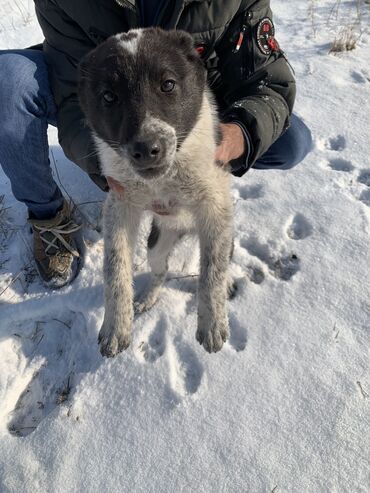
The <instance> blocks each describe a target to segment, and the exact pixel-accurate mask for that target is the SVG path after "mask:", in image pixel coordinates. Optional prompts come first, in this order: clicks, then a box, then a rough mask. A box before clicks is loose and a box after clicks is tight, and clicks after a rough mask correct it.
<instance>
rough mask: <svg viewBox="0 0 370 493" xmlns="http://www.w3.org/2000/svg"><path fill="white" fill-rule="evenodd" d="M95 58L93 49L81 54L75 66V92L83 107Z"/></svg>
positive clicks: (85, 103) (85, 102)
mask: <svg viewBox="0 0 370 493" xmlns="http://www.w3.org/2000/svg"><path fill="white" fill-rule="evenodd" d="M95 60H96V55H95V49H94V50H92V51H90V52H89V53H87V54H86V55H85V56H83V57H82V58H81V60H80V62H79V64H78V66H77V87H78V91H77V92H78V99H79V102H80V105H81V107H82V108H83V109H84V108H85V107H86V105H87V100H86V98H87V88H88V86H89V83H90V82H91V79H92V75H93V67H94V66H95Z"/></svg>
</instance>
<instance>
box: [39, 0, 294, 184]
mask: <svg viewBox="0 0 370 493" xmlns="http://www.w3.org/2000/svg"><path fill="white" fill-rule="evenodd" d="M139 4H140V2H139V1H137V2H135V0H99V1H94V2H91V1H88V0H78V1H76V0H35V6H36V13H37V17H38V20H39V23H40V25H41V28H42V30H43V33H44V36H45V41H44V45H43V49H44V52H45V54H46V57H47V61H48V63H49V65H50V74H51V83H52V90H53V94H54V97H55V101H56V104H57V107H58V134H59V141H60V144H61V146H62V148H63V150H64V152H65V154H66V155H67V157H68V158H69V159H71V160H72V161H74V162H75V163H77V164H78V165H79V166H81V168H83V169H84V170H85V171H87V172H88V173H89V174H90V175H92V178H93V179H94V177H95V179H96V178H97V176H98V174H99V168H98V163H97V160H96V157H94V156H93V155H92V151H93V145H92V140H91V135H90V132H89V130H88V128H87V127H86V126H85V122H84V116H83V114H82V111H81V109H80V107H79V103H78V98H77V83H76V77H77V65H78V62H79V60H80V59H81V57H82V56H83V55H84V54H85V53H87V52H88V51H89V50H91V49H93V48H94V47H95V46H96V45H98V44H99V43H101V42H102V41H104V40H105V39H106V38H107V37H108V36H110V35H112V34H116V33H117V32H123V31H127V30H129V29H131V28H134V27H140V25H141V15H140V11H139ZM158 25H160V26H161V27H163V28H165V29H173V28H176V29H184V30H185V31H188V32H189V33H190V34H192V36H193V38H194V42H195V45H196V46H197V47H198V51H199V52H201V54H202V57H203V59H204V63H205V65H206V67H207V70H208V80H209V84H210V87H211V89H212V90H213V92H214V94H215V95H216V99H217V102H218V105H219V108H220V114H221V117H222V119H223V120H224V121H238V122H239V123H241V124H242V126H243V128H244V130H245V132H246V133H247V135H248V136H249V140H250V144H251V146H250V152H249V155H248V156H244V158H241V159H239V160H236V161H234V162H233V163H232V168H233V172H234V174H236V175H238V176H241V175H242V174H244V173H245V171H246V170H247V169H248V168H249V167H250V166H252V165H253V163H254V162H255V161H256V159H258V157H260V156H261V155H262V154H263V153H264V152H265V151H266V150H267V149H268V148H269V147H270V146H271V144H272V143H273V142H274V141H275V140H276V139H277V138H278V137H279V136H280V135H281V134H282V133H283V131H284V130H285V129H286V128H287V126H288V125H289V115H290V114H291V112H292V108H293V103H294V99H295V81H294V76H293V74H292V71H291V69H290V66H289V64H288V63H287V60H286V59H285V56H284V54H283V52H282V51H281V49H280V47H279V45H278V44H277V42H276V40H275V38H274V26H273V23H272V13H271V9H270V2H269V0H227V1H226V0H172V1H171V0H167V1H166V2H164V7H163V9H162V12H161V13H160V15H159V17H158Z"/></svg>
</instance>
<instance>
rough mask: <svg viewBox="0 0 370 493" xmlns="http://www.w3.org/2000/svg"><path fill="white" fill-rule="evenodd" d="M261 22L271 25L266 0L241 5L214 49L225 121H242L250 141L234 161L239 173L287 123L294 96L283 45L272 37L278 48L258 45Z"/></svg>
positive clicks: (219, 94) (266, 146)
mask: <svg viewBox="0 0 370 493" xmlns="http://www.w3.org/2000/svg"><path fill="white" fill-rule="evenodd" d="M263 25H265V26H266V27H268V26H269V25H270V26H273V23H272V12H271V9H270V6H269V1H267V0H259V1H256V2H255V3H254V4H253V5H252V7H251V8H249V9H242V11H241V12H239V13H238V14H237V15H236V16H235V18H234V19H233V20H232V22H231V23H230V24H229V26H228V28H227V31H226V33H225V35H224V36H223V37H222V40H221V42H220V43H219V45H218V47H217V49H216V52H217V56H218V71H219V81H218V83H217V84H216V85H217V89H216V90H215V93H216V97H217V99H218V101H219V104H220V106H221V109H222V118H223V121H224V122H233V121H235V122H236V123H239V124H240V125H241V126H242V127H243V129H244V135H246V136H247V140H249V142H248V145H247V146H246V147H247V152H246V155H245V156H242V158H239V159H237V160H234V161H233V162H232V163H231V167H232V171H233V173H234V174H235V175H237V176H242V175H243V174H244V173H245V172H246V171H247V170H248V169H249V168H250V167H251V166H252V165H253V164H254V163H255V162H256V160H257V159H258V158H259V157H260V156H262V155H263V154H264V153H265V152H266V151H267V149H268V148H269V147H270V146H271V145H272V144H273V142H274V141H275V140H276V139H277V138H278V137H280V136H281V135H282V133H283V132H284V131H285V130H286V129H287V128H288V126H289V116H290V115H291V113H292V109H293V104H294V100H295V92H296V91H295V80H294V76H293V72H292V69H291V67H290V65H289V64H288V62H287V60H286V58H285V55H284V53H283V52H282V51H281V49H280V47H279V45H278V44H277V43H274V42H273V43H272V47H273V48H274V49H270V47H269V48H268V49H266V46H265V47H264V46H262V48H261V47H260V46H259V43H258V34H261V33H263V32H264V30H263ZM272 30H273V31H271V32H274V26H273V27H272ZM273 39H274V38H273Z"/></svg>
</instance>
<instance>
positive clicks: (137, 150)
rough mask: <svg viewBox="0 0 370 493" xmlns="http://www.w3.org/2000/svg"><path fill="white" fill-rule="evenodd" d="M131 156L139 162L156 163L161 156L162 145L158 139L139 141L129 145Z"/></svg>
mask: <svg viewBox="0 0 370 493" xmlns="http://www.w3.org/2000/svg"><path fill="white" fill-rule="evenodd" d="M129 152H130V155H131V157H132V158H133V159H134V160H135V161H136V162H137V164H141V165H146V164H154V163H155V162H156V161H158V160H159V158H160V157H161V152H162V149H161V145H160V143H159V142H158V141H154V140H148V141H137V142H134V143H133V144H131V145H130V146H129Z"/></svg>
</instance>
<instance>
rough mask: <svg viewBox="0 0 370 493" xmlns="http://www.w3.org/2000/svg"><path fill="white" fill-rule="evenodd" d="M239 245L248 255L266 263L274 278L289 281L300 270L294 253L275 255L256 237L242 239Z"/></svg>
mask: <svg viewBox="0 0 370 493" xmlns="http://www.w3.org/2000/svg"><path fill="white" fill-rule="evenodd" d="M240 245H241V247H243V248H245V249H246V250H247V251H248V253H249V254H250V255H253V256H254V257H257V258H258V259H259V260H260V261H261V262H263V263H264V264H266V265H267V267H268V269H269V272H270V274H271V275H273V276H274V277H276V279H279V280H281V281H289V280H290V279H291V278H292V277H293V276H294V275H295V274H296V273H297V272H298V271H299V270H300V259H299V258H298V256H297V255H296V254H295V253H291V254H288V255H282V256H280V255H277V254H276V253H272V252H271V251H270V248H269V246H268V245H263V244H262V243H260V242H259V241H258V239H257V238H249V239H242V240H241V242H240Z"/></svg>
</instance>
